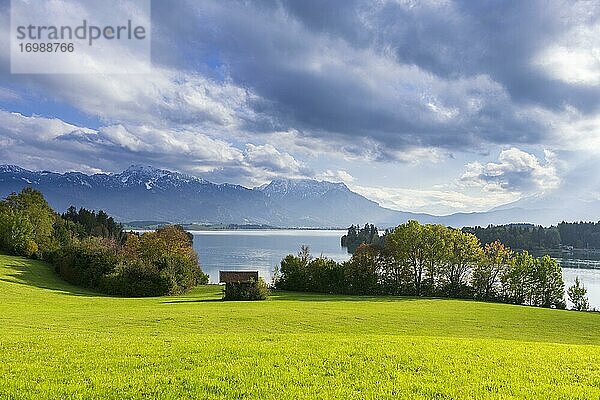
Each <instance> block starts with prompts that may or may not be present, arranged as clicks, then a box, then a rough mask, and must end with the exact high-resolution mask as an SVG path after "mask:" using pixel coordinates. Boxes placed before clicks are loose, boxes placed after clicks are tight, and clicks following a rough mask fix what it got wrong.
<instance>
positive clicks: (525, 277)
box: [501, 251, 535, 304]
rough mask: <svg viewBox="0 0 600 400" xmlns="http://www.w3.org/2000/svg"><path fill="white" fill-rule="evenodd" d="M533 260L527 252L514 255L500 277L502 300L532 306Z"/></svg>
mask: <svg viewBox="0 0 600 400" xmlns="http://www.w3.org/2000/svg"><path fill="white" fill-rule="evenodd" d="M534 265H535V259H534V258H533V256H531V255H530V254H529V252H527V251H522V252H519V253H517V254H516V255H515V257H514V258H513V260H512V263H510V265H509V267H508V268H507V269H506V270H505V271H504V273H503V275H502V278H501V280H502V288H503V290H502V291H503V295H504V299H505V300H506V301H508V302H510V303H515V304H532V295H533V292H532V290H533V285H534V281H533V278H534V277H533V272H534Z"/></svg>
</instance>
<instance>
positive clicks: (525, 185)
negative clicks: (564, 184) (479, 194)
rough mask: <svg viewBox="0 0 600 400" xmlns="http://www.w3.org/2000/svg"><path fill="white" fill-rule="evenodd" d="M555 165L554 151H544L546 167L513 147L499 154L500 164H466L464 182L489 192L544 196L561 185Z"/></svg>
mask: <svg viewBox="0 0 600 400" xmlns="http://www.w3.org/2000/svg"><path fill="white" fill-rule="evenodd" d="M555 162H556V158H555V156H554V153H552V152H551V151H548V150H546V151H545V163H541V162H540V161H539V160H538V158H537V157H536V156H535V155H533V154H529V153H527V152H524V151H522V150H519V149H517V148H516V147H511V148H510V149H506V150H502V151H501V152H500V155H499V157H498V162H497V163H494V162H490V163H487V164H481V163H479V162H474V163H469V164H467V166H466V171H465V173H464V174H463V176H462V177H461V182H462V183H464V184H466V185H467V186H479V187H482V188H483V189H484V190H486V191H488V192H497V191H500V192H516V193H521V194H523V193H539V192H545V191H548V190H552V189H555V188H557V187H558V185H559V184H560V178H559V176H558V175H557V171H556V166H555Z"/></svg>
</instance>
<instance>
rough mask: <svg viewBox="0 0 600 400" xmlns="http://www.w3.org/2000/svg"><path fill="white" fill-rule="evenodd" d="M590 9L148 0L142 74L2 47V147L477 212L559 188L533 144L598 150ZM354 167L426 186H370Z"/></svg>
mask: <svg viewBox="0 0 600 400" xmlns="http://www.w3.org/2000/svg"><path fill="white" fill-rule="evenodd" d="M60 4H61V2H49V3H48V4H47V8H46V9H45V10H46V11H44V12H49V15H52V12H59V11H60V10H59V9H58V8H59V7H60ZM52 7H55V8H56V9H53V8H52ZM0 8H1V9H2V10H3V11H5V12H0V31H1V33H4V34H5V37H8V32H7V30H8V29H9V26H10V24H9V21H8V16H9V14H10V13H9V12H8V5H7V3H5V4H0ZM96 8H102V4H101V3H91V2H85V3H84V2H82V3H81V7H80V8H78V9H77V10H78V11H77V12H79V11H81V12H82V13H83V14H82V15H86V13H87V14H88V15H92V14H93V13H94V12H95V10H96ZM599 21H600V7H598V5H597V4H596V3H594V2H575V3H569V4H568V5H565V4H564V3H560V2H546V1H543V0H532V1H528V2H504V3H494V4H490V3H487V2H473V1H459V0H457V1H450V0H448V1H437V0H431V1H397V0H376V1H367V0H330V1H327V2H322V1H318V0H305V1H301V2H300V1H287V0H281V1H277V2H247V1H241V0H240V1H237V0H219V1H217V0H204V1H202V2H194V1H189V0H180V1H179V2H166V1H155V2H153V9H152V45H153V63H154V65H153V70H152V73H150V74H138V75H118V74H95V75H93V74H89V75H86V74H79V75H22V76H16V75H10V74H9V73H8V70H7V67H6V66H7V65H9V60H8V54H9V52H8V47H7V42H6V41H0V110H11V111H18V112H17V113H10V112H8V111H0V144H1V145H2V147H1V148H0V156H2V157H3V159H4V160H7V161H9V160H11V161H13V162H15V163H18V164H23V165H24V166H27V167H32V168H33V167H35V168H42V169H47V168H54V169H59V170H61V169H82V170H86V171H91V170H95V169H99V170H106V171H114V170H118V169H121V168H122V167H124V166H126V164H129V163H142V164H153V165H156V166H160V167H164V168H169V169H174V170H180V171H185V172H189V173H195V174H201V175H204V176H205V177H206V178H208V179H213V180H216V181H229V182H235V183H243V184H249V185H250V184H255V183H262V182H264V181H266V180H269V179H272V178H274V177H278V176H285V177H315V176H316V177H318V178H320V179H330V180H342V181H345V182H349V183H351V184H352V185H355V186H356V187H357V188H365V190H364V193H368V191H369V190H371V191H372V193H373V194H372V195H373V196H377V198H378V199H380V200H381V201H382V202H384V204H387V205H390V206H392V205H394V204H395V205H396V206H395V207H396V208H398V207H402V208H406V209H415V207H416V208H418V209H420V210H421V209H422V210H427V209H428V207H430V209H431V210H435V211H436V212H443V211H442V210H443V209H444V208H445V209H448V210H451V209H452V210H454V209H457V210H458V209H459V210H467V209H469V208H472V209H478V210H479V209H481V208H485V207H487V206H488V205H491V204H494V205H495V204H496V203H497V202H498V201H504V200H508V201H511V200H513V199H514V197H515V196H518V195H525V194H529V193H534V192H536V191H538V192H545V191H549V190H553V189H555V188H557V187H558V186H559V185H560V178H559V176H560V175H561V172H562V169H561V168H559V165H560V162H559V161H558V160H556V159H554V158H553V157H552V156H551V155H550V153H548V154H547V155H546V156H545V157H544V158H545V159H541V158H538V157H536V156H535V155H534V154H540V153H541V151H542V150H543V149H549V150H552V151H554V153H555V154H558V155H559V156H560V158H561V159H562V160H567V159H568V158H566V157H565V155H564V154H563V153H562V152H561V151H563V150H568V151H585V152H586V154H587V155H589V156H590V157H592V156H595V157H597V155H595V154H594V149H595V148H597V146H598V145H600V96H598V85H599V83H598V82H599V80H598V79H599V78H598V76H599V75H598V71H599V67H598V54H597V52H598V51H597V50H598V43H599V42H598V37H600V35H599V33H598V26H599V24H598V22H599ZM86 62H88V63H90V68H93V69H96V70H98V71H102V70H103V68H105V67H107V66H108V64H114V63H132V65H134V64H135V63H136V57H134V56H131V57H123V58H119V59H114V58H113V59H110V58H109V59H104V60H100V59H98V58H94V57H93V56H91V57H90V58H88V59H87V61H86ZM75 121H77V122H75ZM89 121H91V123H88V122H89ZM92 127H93V129H90V128H92ZM500 149H504V150H502V151H501V152H500V156H499V159H498V160H497V161H495V162H483V161H480V162H473V163H470V164H469V165H468V166H467V168H466V171H464V173H463V172H462V167H463V164H464V163H463V162H462V160H473V159H474V158H475V157H487V155H489V153H490V152H496V151H500ZM519 149H526V150H527V151H528V152H530V153H526V152H525V151H523V150H519ZM564 162H566V161H564ZM568 162H569V163H573V162H574V161H573V159H572V158H569V159H568ZM358 163H370V165H369V167H371V166H372V165H375V166H378V168H379V167H381V168H382V170H384V171H385V173H386V175H389V176H390V181H397V182H404V181H403V178H404V176H403V174H405V173H407V171H411V173H413V172H412V171H417V172H418V173H419V174H422V178H423V179H422V180H423V182H427V183H423V184H422V185H421V183H420V182H419V183H418V184H417V183H415V179H414V177H411V178H413V179H410V180H411V181H412V184H413V187H404V188H396V189H394V188H393V187H388V186H387V184H386V186H376V185H375V184H373V183H372V182H368V181H367V179H366V178H364V177H361V175H360V174H359V173H357V168H356V167H355V166H356V165H358ZM465 163H466V161H465ZM431 164H435V168H429V166H430V165H431ZM450 165H452V166H453V167H452V168H454V170H452V168H450V167H449V166H450ZM415 166H419V169H417V168H416V167H415ZM421 167H422V168H421ZM447 167H448V168H447ZM373 168H374V167H373ZM457 171H459V172H457ZM461 173H462V178H460V179H458V183H456V184H455V185H454V182H453V181H454V180H456V179H457V176H460V175H461ZM346 174H347V175H346ZM563 176H564V175H563ZM420 178H421V177H420V176H419V180H421V179H420ZM352 179H355V180H352ZM443 180H446V181H449V182H453V183H452V184H451V185H450V186H448V187H443V188H440V187H433V184H432V183H431V182H435V183H437V182H440V181H443ZM384 183H385V182H384ZM424 185H429V186H430V187H428V188H424V189H422V188H421V186H424ZM453 185H454V186H453ZM389 186H392V185H389ZM486 196H487V197H486ZM411 199H412V200H411ZM428 204H430V205H428ZM461 204H462V205H461Z"/></svg>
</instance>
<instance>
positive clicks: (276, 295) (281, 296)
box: [270, 290, 441, 302]
mask: <svg viewBox="0 0 600 400" xmlns="http://www.w3.org/2000/svg"><path fill="white" fill-rule="evenodd" d="M270 298H271V299H274V300H293V301H325V302H326V301H359V302H360V301H365V302H367V301H368V302H401V301H402V302H403V301H415V300H441V298H437V297H415V296H390V295H381V296H379V295H346V294H329V293H307V292H287V291H279V290H274V291H273V292H272V293H271V296H270Z"/></svg>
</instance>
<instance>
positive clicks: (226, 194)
mask: <svg viewBox="0 0 600 400" xmlns="http://www.w3.org/2000/svg"><path fill="white" fill-rule="evenodd" d="M27 186H31V187H33V188H35V189H37V190H40V191H41V192H42V193H43V194H44V196H46V198H47V199H48V202H49V203H50V205H51V206H52V207H53V208H54V209H55V210H57V211H59V212H64V211H65V210H66V209H67V208H68V207H69V206H71V205H74V206H76V207H86V208H88V209H95V210H99V209H102V210H105V211H106V212H108V213H109V214H111V215H112V216H114V217H115V218H116V219H117V220H119V221H122V222H128V221H141V220H151V221H166V222H172V223H198V224H265V225H272V226H278V227H347V226H349V225H351V224H356V223H361V224H362V223H366V222H370V223H374V224H376V225H378V226H381V227H389V226H396V225H398V224H400V223H403V222H405V221H407V220H409V219H416V220H418V221H420V222H422V223H441V224H444V225H449V226H457V227H460V226H464V225H483V226H485V225H488V224H502V223H509V222H516V223H517V222H531V223H546V222H548V221H546V220H547V216H546V215H545V211H544V210H543V209H540V210H526V209H521V208H518V207H514V208H506V209H500V208H499V209H496V210H492V211H490V212H484V213H458V214H452V215H448V216H432V215H429V214H423V213H411V212H403V211H397V210H391V209H388V208H384V207H381V206H380V205H379V204H378V203H376V202H374V201H372V200H369V199H367V198H366V197H364V196H362V195H360V194H357V193H355V192H353V191H351V190H350V189H349V188H348V187H347V186H346V185H345V184H343V183H333V182H327V181H316V180H310V179H275V180H273V181H272V182H270V183H268V184H265V185H261V186H259V187H255V188H252V189H250V188H246V187H243V186H240V185H232V184H228V183H223V184H215V183H212V182H209V181H207V180H205V179H201V178H198V177H194V176H191V175H187V174H182V173H179V172H172V171H168V170H164V169H157V168H153V167H149V166H139V165H133V166H131V167H129V168H127V169H126V170H125V171H123V172H120V173H114V174H93V175H87V174H84V173H81V172H67V173H56V172H50V171H29V170H26V169H24V168H21V167H19V166H16V165H0V196H1V197H5V196H7V195H8V194H10V193H12V192H18V191H20V190H21V189H22V188H24V187H27ZM557 222H559V221H555V220H552V221H550V222H548V224H550V223H557Z"/></svg>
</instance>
